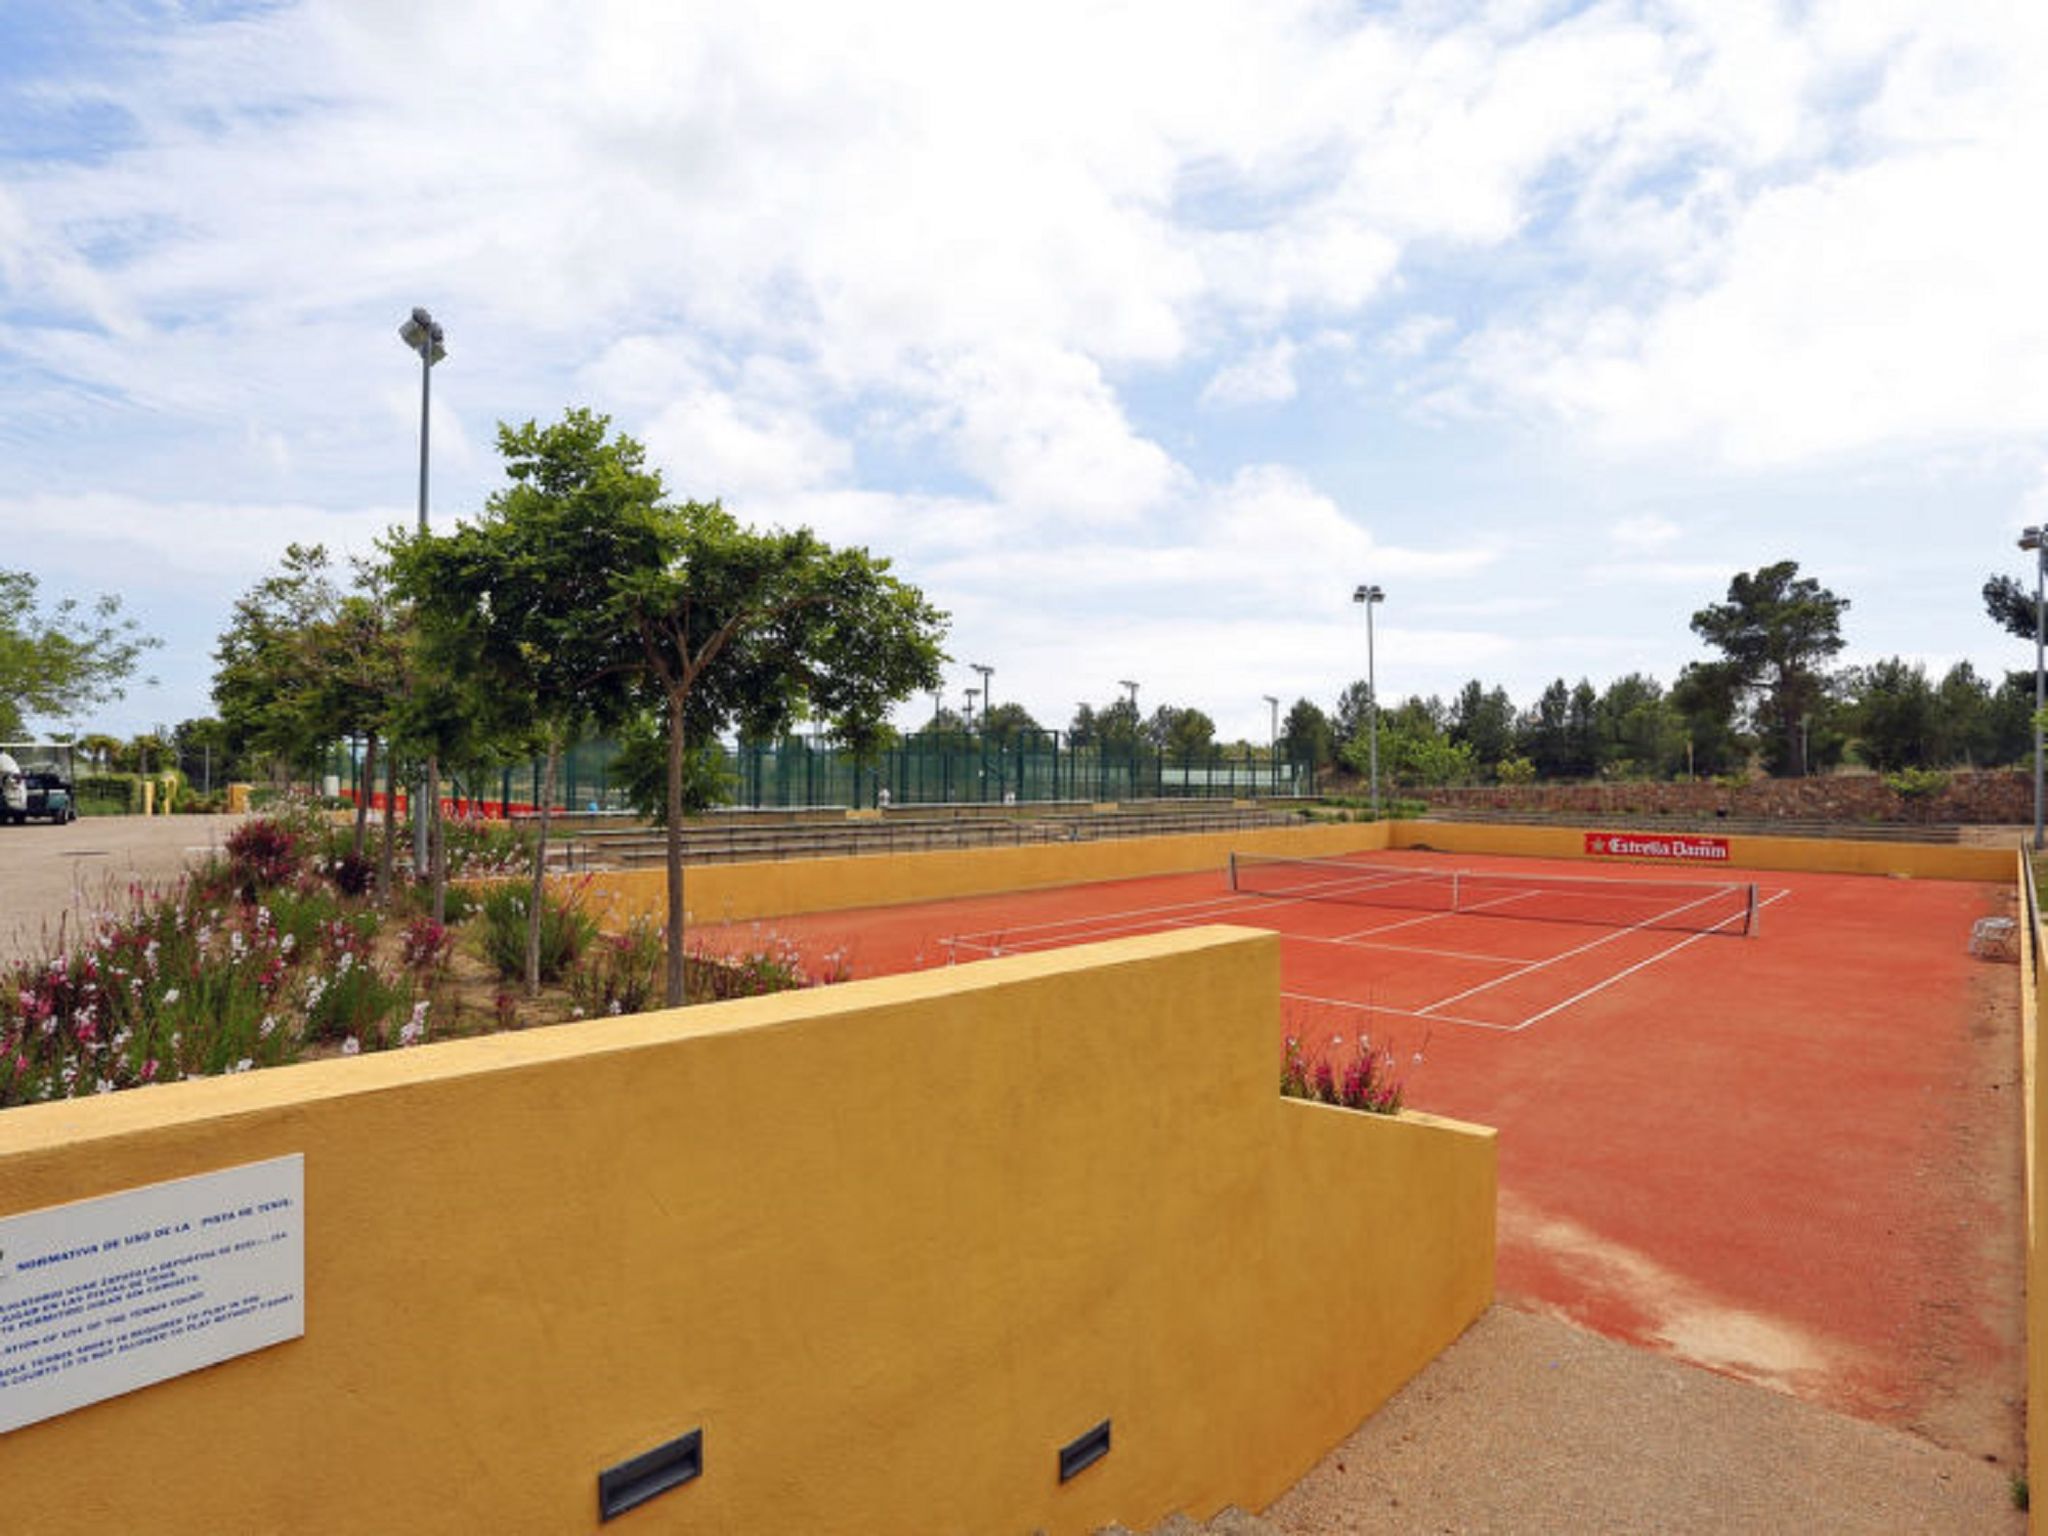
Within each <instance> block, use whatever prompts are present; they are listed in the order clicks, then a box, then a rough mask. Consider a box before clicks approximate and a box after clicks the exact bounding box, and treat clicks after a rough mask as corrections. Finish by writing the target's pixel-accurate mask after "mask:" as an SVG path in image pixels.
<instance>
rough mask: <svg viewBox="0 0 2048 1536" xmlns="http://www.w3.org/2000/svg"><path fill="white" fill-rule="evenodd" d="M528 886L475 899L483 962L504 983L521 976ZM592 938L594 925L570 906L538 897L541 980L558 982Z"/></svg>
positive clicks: (489, 891)
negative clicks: (484, 960)
mask: <svg viewBox="0 0 2048 1536" xmlns="http://www.w3.org/2000/svg"><path fill="white" fill-rule="evenodd" d="M529 893H530V887H528V886H525V885H519V884H513V883H510V882H508V883H506V884H504V885H491V886H486V887H485V888H484V889H483V891H482V892H481V894H480V895H479V897H478V900H477V912H478V914H479V915H480V916H481V918H482V924H481V927H480V929H479V932H480V935H481V942H482V944H483V952H484V959H486V960H487V961H489V962H490V964H491V965H492V967H493V968H494V969H496V971H497V973H498V974H499V975H500V976H502V977H504V978H505V979H506V980H507V981H514V980H517V979H519V978H521V977H523V976H525V975H526V914H527V906H526V902H527V897H528V895H529ZM596 935H597V924H596V922H595V921H594V920H592V918H591V916H590V914H589V913H587V912H585V911H584V910H583V909H582V907H580V906H578V905H577V904H576V903H575V902H574V901H571V900H564V899H562V898H561V897H558V896H556V895H554V894H553V893H551V892H550V893H545V894H543V896H542V898H541V917H540V979H541V980H542V981H543V982H550V981H558V980H560V979H561V977H562V975H563V973H564V972H566V971H568V970H569V969H570V968H571V967H572V966H574V965H575V964H576V961H577V959H578V957H580V956H581V955H582V953H583V951H584V949H585V948H586V947H587V946H588V945H589V943H590V941H591V940H592V939H593V938H594V937H596Z"/></svg>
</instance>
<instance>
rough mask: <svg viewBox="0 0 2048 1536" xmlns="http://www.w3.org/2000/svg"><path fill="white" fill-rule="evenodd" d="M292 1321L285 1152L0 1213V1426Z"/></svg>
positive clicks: (161, 1374) (294, 1263)
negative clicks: (35, 1208)
mask: <svg viewBox="0 0 2048 1536" xmlns="http://www.w3.org/2000/svg"><path fill="white" fill-rule="evenodd" d="M305 1331H306V1160H305V1157H304V1156H303V1155H301V1154H299V1153H293V1154H292V1155H291V1156H290V1157H279V1158H273V1159H271V1160H270V1161H269V1162H263V1163H248V1164H245V1165H243V1166H242V1167H239V1168H224V1169H222V1170H221V1171H220V1172H218V1173H202V1174H200V1175H198V1176H197V1177H195V1178H190V1179H173V1180H171V1181H170V1182H169V1183H166V1184H149V1185H145V1186H143V1187H142V1188H140V1189H127V1190H123V1191H121V1192H120V1193H119V1194H115V1195H103V1196H101V1197H100V1198H99V1199H97V1200H81V1201H79V1202H78V1203H77V1204H75V1205H56V1206H51V1207H49V1208H47V1209H45V1210H40V1211H27V1212H24V1213H23V1214H21V1215H19V1216H5V1217H0V1434H6V1433H7V1432H8V1431H9V1430H14V1429H19V1428H21V1426H22V1425H24V1424H34V1423H36V1422H37V1421H39V1420H41V1419H48V1418H54V1417H55V1416H56V1415H58V1414H60V1413H69V1412H70V1411H71V1410H72V1409H74V1408H82V1407H84V1406H85V1405H86V1404H87V1403H97V1402H101V1401H103V1400H104V1399H106V1398H109V1397H118V1396H120V1395H121V1394H122V1393H123V1392H133V1391H134V1390H135V1389H136V1388H137V1387H147V1386H150V1385H153V1384H154V1383H156V1382H159V1381H167V1380H169V1379H170V1378H171V1377H173V1376H182V1375H184V1374H185V1372H187V1371H196V1370H199V1369H200V1368H201V1367H203V1366H208V1365H217V1364H219V1363H220V1362H221V1361H223V1360H229V1359H232V1358H233V1357H234V1356H236V1355H246V1354H248V1353H249V1352H250V1351H252V1350H258V1349H264V1348H267V1347H268V1346H270V1345H272V1344H278V1343H282V1342H283V1341H284V1340H286V1339H296V1338H298V1337H300V1336H301V1335H302V1334H304V1333H305Z"/></svg>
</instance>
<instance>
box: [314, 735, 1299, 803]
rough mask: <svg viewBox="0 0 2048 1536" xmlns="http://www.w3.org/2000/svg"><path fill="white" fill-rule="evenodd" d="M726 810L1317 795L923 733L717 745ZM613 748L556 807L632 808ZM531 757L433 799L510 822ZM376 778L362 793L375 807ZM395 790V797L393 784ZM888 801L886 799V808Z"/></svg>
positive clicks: (333, 767) (1180, 765)
mask: <svg viewBox="0 0 2048 1536" xmlns="http://www.w3.org/2000/svg"><path fill="white" fill-rule="evenodd" d="M719 752H720V754H721V755H722V757H723V758H724V770H723V773H722V774H721V778H722V779H723V782H724V786H725V792H726V800H725V803H727V804H731V805H737V806H741V807H745V808H748V809H756V810H808V809H826V808H847V807H855V808H859V807H873V806H876V805H881V804H885V803H886V804H889V805H896V806H904V805H1028V804H1043V803H1053V802H1061V801H1085V802H1109V801H1130V800H1238V799H1269V798H1275V797H1282V798H1292V797H1296V796H1304V795H1313V794H1314V793H1315V770H1314V769H1313V768H1312V767H1311V766H1310V765H1308V764H1306V763H1289V762H1281V761H1278V760H1276V759H1274V758H1272V757H1270V756H1268V755H1267V754H1265V753H1262V752H1258V751H1256V750H1250V749H1238V750H1234V751H1233V750H1227V749H1225V748H1222V747H1213V748H1208V749H1205V750H1202V751H1198V752H1181V753H1174V752H1161V751H1155V750H1153V749H1151V748H1148V747H1144V746H1136V747H1117V746H1100V745H1089V746H1083V747H1075V746H1073V745H1071V744H1070V743H1068V742H1067V740H1066V733H1065V732H1062V731H1019V732H1014V733H1011V734H1009V735H1006V736H990V737H983V736H981V735H979V734H976V733H972V732H966V731H958V730H954V731H941V732H930V731H927V732H922V733H919V734H917V735H913V736H908V737H904V738H902V740H901V741H900V743H899V744H898V745H896V746H894V747H890V748H888V749H887V750H885V751H883V752H881V753H879V754H877V755H876V756H875V757H874V758H872V759H870V760H867V761H863V760H862V759H860V758H857V757H855V756H854V755H853V754H852V753H851V752H847V751H845V750H843V749H841V748H838V747H835V746H832V745H830V744H828V743H824V742H819V741H809V740H804V739H802V738H799V737H786V738H784V739H783V740H780V741H774V742H742V743H741V744H740V745H739V746H738V747H737V748H732V747H726V746H723V745H721V746H720V748H719ZM618 757H619V749H618V746H617V744H616V743H615V742H611V741H605V740H595V741H585V742H579V743H578V744H577V745H576V746H574V747H572V748H570V749H569V750H568V751H566V752H564V753H563V754H562V757H561V761H560V763H559V764H558V766H557V768H556V779H555V804H556V806H557V807H558V808H559V809H562V810H567V811H584V812H590V811H595V812H606V811H612V812H624V811H627V810H630V809H631V808H632V807H631V803H630V800H629V798H628V795H627V789H626V783H625V780H624V778H623V776H622V775H621V774H620V772H619V764H618ZM542 767H543V765H542V763H541V761H540V760H539V759H538V758H536V759H533V760H531V761H528V762H522V763H517V764H513V765H509V766H498V767H491V768H484V769H477V770H465V769H462V768H460V767H456V766H452V765H451V766H449V768H448V770H447V771H446V772H445V773H444V774H443V786H442V792H443V794H444V796H445V797H447V798H449V799H450V800H452V801H454V802H455V804H456V805H457V807H458V808H459V809H463V810H474V811H475V812H477V813H480V814H484V815H510V814H513V813H515V812H523V811H531V810H533V809H535V808H536V807H538V806H539V804H540V799H541V788H542V784H543V782H544V780H543V776H542ZM361 770H362V752H361V748H360V744H358V743H349V742H338V743H336V744H335V746H334V747H333V748H332V749H331V751H330V752H329V754H328V760H327V763H326V765H325V768H324V774H325V777H326V778H327V779H328V780H329V781H330V784H331V787H332V789H333V792H335V793H337V794H338V793H342V792H343V791H345V790H347V791H353V792H355V793H362V792H363V787H362V785H361V783H360V780H361ZM382 778H383V775H382V773H381V771H380V773H379V779H380V782H379V784H377V785H375V786H372V787H371V788H370V790H369V793H371V794H372V796H373V797H375V798H374V799H373V803H376V804H382V799H381V796H382V793H383V785H382V782H381V780H382ZM400 792H401V793H403V792H404V784H403V783H401V786H400ZM885 797H886V798H885Z"/></svg>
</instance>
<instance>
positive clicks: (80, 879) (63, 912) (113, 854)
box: [0, 816, 247, 964]
mask: <svg viewBox="0 0 2048 1536" xmlns="http://www.w3.org/2000/svg"><path fill="white" fill-rule="evenodd" d="M246 819H247V818H245V817H240V816H87V817H85V818H83V819H82V820H79V821H74V822H72V823H70V824H69V825H67V826H61V827H57V826H50V825H47V824H45V823H43V822H30V823H28V824H27V825H25V826H18V827H16V826H0V964H4V963H8V962H11V961H15V960H22V959H27V958H31V957H33V956H36V955H38V954H40V953H44V952H46V951H48V950H50V949H53V948H55V947H56V944H57V940H58V936H59V934H60V933H62V932H65V931H69V932H76V931H77V927H78V924H79V922H80V920H81V919H82V918H86V917H89V916H90V915H91V914H92V913H93V912H95V911H98V910H100V909H101V908H103V907H104V906H105V905H106V904H107V902H108V901H109V899H110V898H112V897H117V896H120V895H121V894H122V893H123V892H125V891H126V889H127V888H128V886H129V885H130V884H131V883H133V882H136V881H140V882H142V883H143V884H145V885H149V886H160V885H166V884H169V883H170V882H171V881H173V880H176V879H177V878H178V876H179V874H180V873H181V872H182V871H183V870H185V869H186V868H187V867H188V866H189V865H191V864H193V863H196V862H199V861H201V860H204V859H205V858H206V856H207V855H208V854H209V853H212V852H214V851H216V850H218V849H219V848H220V847H221V846H222V845H223V844H225V843H226V841H227V839H228V836H229V834H230V833H232V832H233V831H234V830H235V828H236V827H238V826H240V825H241V824H242V822H243V821H244V820H246Z"/></svg>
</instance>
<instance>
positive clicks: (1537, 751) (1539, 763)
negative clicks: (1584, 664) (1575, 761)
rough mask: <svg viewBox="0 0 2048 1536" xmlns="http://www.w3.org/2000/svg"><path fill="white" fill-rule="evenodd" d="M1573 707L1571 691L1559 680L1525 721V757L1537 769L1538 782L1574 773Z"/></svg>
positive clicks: (1523, 721) (1563, 681)
mask: <svg viewBox="0 0 2048 1536" xmlns="http://www.w3.org/2000/svg"><path fill="white" fill-rule="evenodd" d="M1571 705H1572V694H1571V689H1570V688H1569V687H1568V686H1567V685H1566V683H1565V680H1564V679H1563V678H1561V677H1560V678H1558V679H1556V680H1555V681H1554V682H1552V683H1551V684H1550V685H1549V686H1548V687H1546V688H1545V689H1544V690H1543V692H1542V693H1541V694H1539V695H1538V696H1537V699H1536V704H1535V707H1534V708H1532V709H1531V710H1530V711H1529V713H1528V714H1526V715H1525V716H1523V717H1522V728H1521V737H1522V739H1521V747H1522V753H1523V755H1524V756H1526V757H1527V758H1528V759H1529V761H1530V762H1532V763H1534V764H1535V765H1536V775H1537V777H1538V778H1544V779H1559V778H1563V777H1564V776H1565V775H1567V774H1569V773H1570V772H1571V771H1572V766H1571V765H1572V753H1571V730H1570V717H1571Z"/></svg>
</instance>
